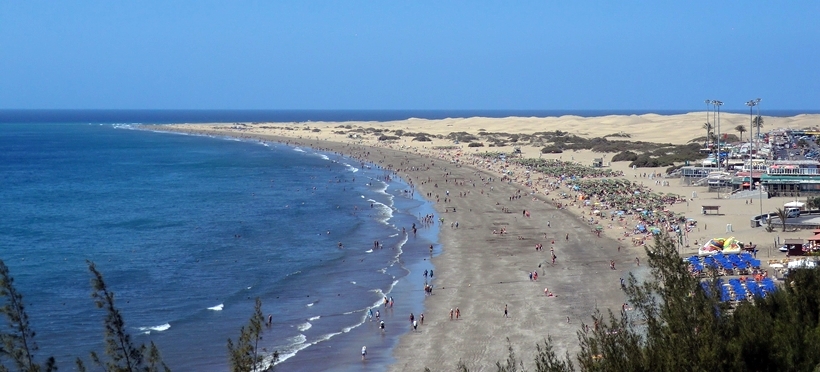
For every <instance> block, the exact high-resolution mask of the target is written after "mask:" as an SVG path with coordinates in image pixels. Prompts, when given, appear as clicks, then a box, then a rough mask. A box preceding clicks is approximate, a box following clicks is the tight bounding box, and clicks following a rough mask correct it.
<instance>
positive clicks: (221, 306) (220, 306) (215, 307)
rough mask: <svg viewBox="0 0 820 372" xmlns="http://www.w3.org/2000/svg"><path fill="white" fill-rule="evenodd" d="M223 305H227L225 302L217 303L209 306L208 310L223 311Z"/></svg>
mask: <svg viewBox="0 0 820 372" xmlns="http://www.w3.org/2000/svg"><path fill="white" fill-rule="evenodd" d="M223 307H225V304H219V305H216V306H211V307H209V308H208V310H213V311H222V308H223Z"/></svg>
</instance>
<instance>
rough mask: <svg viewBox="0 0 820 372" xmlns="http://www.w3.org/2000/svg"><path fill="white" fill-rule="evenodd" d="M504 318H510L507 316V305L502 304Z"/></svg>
mask: <svg viewBox="0 0 820 372" xmlns="http://www.w3.org/2000/svg"><path fill="white" fill-rule="evenodd" d="M504 317H505V318H509V317H510V316H509V315H507V304H504Z"/></svg>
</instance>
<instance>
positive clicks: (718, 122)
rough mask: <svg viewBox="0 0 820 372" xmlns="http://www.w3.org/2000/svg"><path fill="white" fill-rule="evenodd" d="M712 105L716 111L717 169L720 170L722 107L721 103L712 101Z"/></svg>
mask: <svg viewBox="0 0 820 372" xmlns="http://www.w3.org/2000/svg"><path fill="white" fill-rule="evenodd" d="M712 104H713V105H715V108H716V109H717V154H718V168H720V106H723V102H721V101H718V100H714V101H712Z"/></svg>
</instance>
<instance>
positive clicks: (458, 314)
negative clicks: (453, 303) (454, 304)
mask: <svg viewBox="0 0 820 372" xmlns="http://www.w3.org/2000/svg"><path fill="white" fill-rule="evenodd" d="M458 318H461V310H459V309H458V308H456V319H458Z"/></svg>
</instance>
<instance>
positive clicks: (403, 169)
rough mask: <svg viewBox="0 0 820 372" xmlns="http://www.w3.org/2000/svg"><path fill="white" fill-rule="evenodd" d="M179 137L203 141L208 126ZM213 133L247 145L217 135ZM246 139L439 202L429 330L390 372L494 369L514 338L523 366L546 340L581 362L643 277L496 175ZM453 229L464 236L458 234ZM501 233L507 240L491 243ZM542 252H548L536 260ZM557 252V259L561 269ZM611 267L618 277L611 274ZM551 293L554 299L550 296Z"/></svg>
mask: <svg viewBox="0 0 820 372" xmlns="http://www.w3.org/2000/svg"><path fill="white" fill-rule="evenodd" d="M177 129H178V130H182V131H190V132H198V131H201V130H202V129H203V127H196V129H193V127H184V126H183V127H181V128H177ZM207 133H209V134H212V135H230V136H237V137H245V135H243V134H241V133H237V132H233V131H231V132H225V131H217V130H214V129H212V128H211V129H209V130H208V131H207ZM247 137H250V138H259V139H264V140H268V141H276V142H282V143H290V144H298V145H300V146H309V147H313V148H317V149H322V150H325V151H331V152H339V153H344V154H346V155H349V156H352V157H355V158H359V159H361V160H363V161H369V162H372V163H375V164H378V165H380V166H382V167H385V168H387V169H392V170H394V171H396V173H397V175H398V176H400V177H402V178H403V179H404V180H405V181H408V182H412V183H413V184H414V186H415V187H416V192H417V193H421V195H422V196H426V197H427V198H428V199H429V200H432V201H433V202H434V205H435V208H436V211H437V214H438V215H437V216H436V218H437V219H438V218H443V219H444V222H443V223H442V224H441V233H440V236H439V242H440V243H441V244H442V253H441V254H440V255H438V256H436V257H435V258H433V264H434V265H435V277H434V280H433V282H432V284H433V286H434V290H433V294H432V296H428V297H427V298H426V300H425V303H424V305H425V311H424V314H425V321H424V325H420V326H419V329H418V331H415V332H410V333H409V334H407V335H405V336H404V337H402V339H401V340H400V342H399V345H398V346H397V347H396V348H395V349H394V357H395V358H396V360H397V362H396V363H395V364H394V365H393V366H391V370H398V371H405V370H406V371H420V370H423V369H424V368H425V367H429V368H430V369H431V370H434V371H439V370H441V371H449V370H453V369H454V368H455V366H456V364H457V363H458V362H459V361H462V362H464V363H465V364H466V365H467V366H468V367H469V368H470V369H471V370H476V371H480V370H488V369H492V368H494V364H495V362H496V361H502V360H504V359H505V358H506V356H507V341H506V339H507V338H509V340H510V342H511V344H512V346H513V347H514V348H515V350H516V353H517V355H518V356H519V357H520V358H521V359H522V360H523V361H524V363H525V366H532V363H533V356H534V353H535V345H536V343H538V342H541V341H543V340H544V339H545V338H546V337H547V336H550V337H552V339H553V341H554V342H555V346H556V348H557V351H558V352H559V354H563V353H564V351H566V350H568V351H569V352H570V353H574V352H575V351H576V350H577V344H578V342H577V337H576V332H577V330H579V329H580V326H581V323H582V322H586V323H587V324H589V323H590V315H591V314H592V313H593V312H594V311H595V309H596V307H597V308H599V309H601V310H602V311H604V312H605V311H606V309H612V310H613V311H619V310H620V307H621V304H622V303H623V302H624V295H623V293H622V292H621V291H620V287H619V284H620V281H619V278H621V277H624V278H625V277H626V276H627V275H628V272H629V271H636V270H638V271H642V270H643V268H642V267H641V268H638V267H636V264H635V257H636V256H641V257H643V248H640V247H638V248H635V247H631V246H624V245H623V243H622V242H618V241H617V240H614V239H611V238H608V237H606V236H605V235H602V236H601V237H597V235H596V234H594V233H593V231H592V230H591V226H590V225H588V224H587V223H585V222H584V221H583V220H581V218H580V217H579V216H577V215H573V214H572V213H570V212H569V211H568V210H559V209H557V208H556V207H555V206H554V204H553V203H551V202H549V201H548V200H546V198H547V197H545V196H543V195H542V196H540V197H536V196H534V195H530V194H529V191H528V190H527V189H525V188H523V187H521V186H519V185H515V184H513V183H508V182H501V181H499V177H498V175H495V174H490V173H485V172H484V171H481V170H477V169H475V168H472V167H467V166H460V165H458V164H454V163H451V162H450V161H447V160H443V159H439V158H436V157H434V156H432V155H421V154H414V153H411V152H405V151H398V150H393V149H388V148H378V147H371V146H362V145H356V144H347V143H340V142H331V141H324V140H308V139H297V138H286V137H280V136H271V135H259V134H253V135H252V136H251V135H248V136H247ZM448 191H449V196H447V192H448ZM428 193H429V194H428ZM525 210H526V211H528V212H529V214H530V217H526V216H525V215H524V213H523V212H524V211H525ZM456 222H458V228H455V227H454V226H453V227H451V224H455V223H456ZM548 225H549V227H548ZM502 229H505V230H506V233H505V234H493V231H494V230H495V231H496V232H500V231H501V230H502ZM545 235H546V238H545ZM567 237H568V238H567ZM553 241H554V242H555V243H554V244H553V243H552V242H553ZM538 243H540V244H542V245H543V250H541V251H536V249H535V246H536V244H538ZM619 245H622V249H621V250H620V252H619V251H618V246H619ZM551 247H553V248H554V251H555V254H556V256H557V259H556V263H555V264H554V265H553V264H552V263H551V254H550V248H551ZM610 260H614V261H615V265H616V270H612V269H610V267H609V263H610ZM532 271H535V272H537V273H538V280H537V281H531V280H530V279H529V272H532ZM411 275H419V276H421V275H422V273H412V274H411ZM545 288H549V290H550V291H551V292H552V293H553V294H554V297H547V296H545V294H544V290H545ZM418 290H419V291H422V290H423V288H418ZM397 300H398V299H397ZM505 305H506V306H507V308H508V315H509V317H506V318H505V316H504V307H505ZM456 308H458V309H459V310H460V314H461V316H460V318H459V319H454V320H450V318H449V312H450V309H456ZM567 317H569V323H568V322H567ZM351 347H352V348H356V349H357V350H358V349H360V348H361V346H360V345H358V346H356V345H352V346H351ZM357 350H352V349H351V351H350V352H357Z"/></svg>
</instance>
